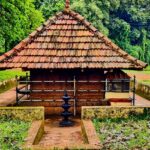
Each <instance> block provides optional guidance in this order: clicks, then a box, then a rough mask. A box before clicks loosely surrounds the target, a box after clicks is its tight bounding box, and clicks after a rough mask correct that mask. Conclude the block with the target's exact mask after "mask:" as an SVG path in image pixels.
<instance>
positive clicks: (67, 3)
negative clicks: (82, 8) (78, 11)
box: [65, 0, 70, 9]
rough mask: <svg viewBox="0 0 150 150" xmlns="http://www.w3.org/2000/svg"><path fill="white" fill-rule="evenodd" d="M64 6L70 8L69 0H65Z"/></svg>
mask: <svg viewBox="0 0 150 150" xmlns="http://www.w3.org/2000/svg"><path fill="white" fill-rule="evenodd" d="M65 8H66V9H69V8H70V0H66V5H65Z"/></svg>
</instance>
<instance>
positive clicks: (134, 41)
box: [0, 0, 150, 64]
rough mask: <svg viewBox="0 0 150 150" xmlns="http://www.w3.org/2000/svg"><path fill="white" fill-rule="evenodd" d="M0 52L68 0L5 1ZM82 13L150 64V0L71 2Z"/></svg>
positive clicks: (0, 6) (0, 10) (0, 9)
mask: <svg viewBox="0 0 150 150" xmlns="http://www.w3.org/2000/svg"><path fill="white" fill-rule="evenodd" d="M1 1H2V2H1V4H0V15H1V16H2V17H0V49H1V51H7V50H9V49H11V48H12V47H13V46H14V45H15V44H16V43H18V42H19V41H20V40H21V39H23V38H24V37H25V36H26V35H27V34H28V33H29V32H31V30H33V29H35V28H36V27H37V26H39V24H41V22H43V20H44V19H48V18H49V17H50V16H52V15H54V14H55V13H56V12H58V11H60V10H63V8H64V1H65V0H14V1H12V0H1ZM71 8H72V9H73V10H75V11H76V12H79V13H80V14H81V15H83V16H84V17H85V18H87V20H88V21H90V22H91V23H92V24H93V25H94V26H95V27H97V28H98V29H99V30H100V31H101V32H102V33H104V34H105V35H107V36H108V37H109V38H111V39H112V40H113V41H114V42H115V43H116V44H118V45H119V46H120V47H121V48H123V49H124V50H126V51H127V52H128V53H130V54H131V55H133V56H135V57H137V58H138V59H140V60H143V61H145V62H147V63H149V64H150V0H71Z"/></svg>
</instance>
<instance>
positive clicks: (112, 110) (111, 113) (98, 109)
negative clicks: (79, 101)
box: [81, 106, 150, 119]
mask: <svg viewBox="0 0 150 150" xmlns="http://www.w3.org/2000/svg"><path fill="white" fill-rule="evenodd" d="M145 113H146V114H147V115H150V107H136V106H128V107H121V106H120V107H112V106H91V107H86V106H84V107H82V114H81V118H82V119H94V118H97V119H103V118H128V117H129V116H130V115H140V114H145Z"/></svg>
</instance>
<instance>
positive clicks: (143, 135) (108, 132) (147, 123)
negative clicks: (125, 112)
mask: <svg viewBox="0 0 150 150" xmlns="http://www.w3.org/2000/svg"><path fill="white" fill-rule="evenodd" d="M94 125H95V128H96V131H97V133H98V135H99V138H100V141H101V143H102V144H103V148H102V149H103V150H106V149H111V150H128V149H145V150H146V149H150V116H145V117H141V118H140V117H138V116H136V117H133V118H132V117H130V118H128V119H103V120H97V119H95V120H94Z"/></svg>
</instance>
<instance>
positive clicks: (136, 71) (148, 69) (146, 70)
mask: <svg viewBox="0 0 150 150" xmlns="http://www.w3.org/2000/svg"><path fill="white" fill-rule="evenodd" d="M124 72H126V73H134V74H135V75H136V73H140V74H150V66H147V67H146V68H145V69H143V70H124Z"/></svg>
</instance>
